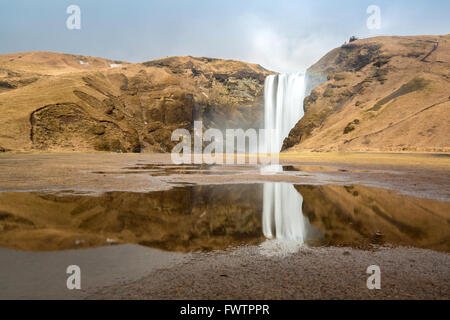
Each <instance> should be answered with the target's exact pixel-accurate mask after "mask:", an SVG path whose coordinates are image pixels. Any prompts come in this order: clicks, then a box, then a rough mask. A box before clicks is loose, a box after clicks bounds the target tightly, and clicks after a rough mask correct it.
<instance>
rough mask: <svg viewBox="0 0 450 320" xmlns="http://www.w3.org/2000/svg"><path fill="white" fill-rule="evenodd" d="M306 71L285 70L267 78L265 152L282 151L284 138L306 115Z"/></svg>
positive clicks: (265, 85) (265, 86) (265, 94)
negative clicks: (286, 71) (304, 114)
mask: <svg viewBox="0 0 450 320" xmlns="http://www.w3.org/2000/svg"><path fill="white" fill-rule="evenodd" d="M304 95H305V74H304V73H283V74H277V75H270V76H268V77H266V80H265V83H264V128H265V129H269V130H267V131H266V132H267V133H266V136H265V137H264V146H265V152H267V153H278V152H280V151H281V147H282V146H283V140H284V139H285V138H286V137H287V136H288V135H289V131H291V129H292V128H293V127H294V126H295V124H296V123H297V121H298V120H300V119H301V118H302V117H303V98H304Z"/></svg>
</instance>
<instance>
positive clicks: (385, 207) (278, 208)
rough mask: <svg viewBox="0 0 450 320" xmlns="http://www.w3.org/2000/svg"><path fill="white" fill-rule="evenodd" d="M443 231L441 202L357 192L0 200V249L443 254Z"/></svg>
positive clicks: (240, 190)
mask: <svg viewBox="0 0 450 320" xmlns="http://www.w3.org/2000/svg"><path fill="white" fill-rule="evenodd" d="M449 225H450V204H449V203H442V202H437V201H433V200H428V199H417V198H412V197H408V196H403V195H399V194H396V193H395V192H393V191H389V190H383V189H375V188H368V187H362V186H346V187H344V186H331V185H326V186H306V185H296V186H294V185H292V184H287V183H264V184H237V185H208V186H186V187H177V188H174V189H171V190H166V191H157V192H149V193H133V192H108V193H105V194H102V195H100V196H88V195H74V194H65V193H60V194H58V195H51V194H39V193H27V192H9V193H1V194H0V246H1V247H9V248H15V249H23V250H35V251H48V250H61V249H72V248H86V247H95V246H103V245H108V244H111V243H136V244H142V245H146V246H150V247H154V248H159V249H163V250H168V251H177V252H189V251H197V250H207V251H208V250H217V249H225V248H228V247H235V246H238V245H241V244H249V245H256V244H261V243H263V242H264V243H267V242H266V241H265V240H266V239H276V240H277V241H289V242H295V243H297V244H302V243H306V244H309V245H349V246H356V247H361V248H367V247H368V245H370V244H382V243H393V244H400V245H411V246H416V247H422V248H431V249H436V250H441V251H447V252H450V227H449Z"/></svg>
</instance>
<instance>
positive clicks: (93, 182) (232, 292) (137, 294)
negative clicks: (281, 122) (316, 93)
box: [0, 153, 450, 299]
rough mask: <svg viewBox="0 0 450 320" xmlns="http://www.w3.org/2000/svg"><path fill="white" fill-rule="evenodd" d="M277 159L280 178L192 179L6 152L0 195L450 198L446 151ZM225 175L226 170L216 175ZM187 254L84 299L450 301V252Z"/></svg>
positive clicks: (76, 157) (155, 158)
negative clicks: (218, 187)
mask: <svg viewBox="0 0 450 320" xmlns="http://www.w3.org/2000/svg"><path fill="white" fill-rule="evenodd" d="M280 163H281V164H283V165H286V166H290V167H291V168H289V169H288V170H287V171H284V172H283V173H278V174H261V173H260V168H258V167H255V166H244V167H223V168H220V169H218V170H219V171H221V172H220V173H219V172H217V174H214V173H210V172H209V173H205V170H202V169H200V170H195V169H194V170H193V172H189V173H186V172H183V171H177V170H174V171H172V172H169V173H168V172H167V171H165V170H164V169H161V171H160V172H159V173H157V174H153V173H154V171H152V170H153V169H154V168H150V169H149V167H148V165H149V164H170V155H165V154H101V153H99V154H4V155H0V192H17V191H20V192H44V193H53V192H59V193H61V192H67V193H69V194H77V193H78V194H89V195H100V194H102V193H104V192H110V191H126V192H141V193H142V192H150V191H158V190H169V189H171V188H173V187H174V186H180V185H210V184H241V183H245V184H249V183H257V182H266V181H273V182H277V181H279V182H290V183H294V184H296V185H341V186H348V185H362V186H368V187H376V188H381V189H387V190H392V192H396V193H400V194H404V195H408V196H413V197H419V198H427V199H432V200H436V201H440V202H449V201H450V183H449V181H450V170H449V168H450V158H449V157H448V156H447V155H428V154H427V155H410V154H406V155H393V154H348V155H345V154H344V155H343V154H335V155H330V154H326V155H324V156H322V155H321V154H291V155H289V154H288V155H282V156H281V157H280ZM227 170H229V171H230V173H229V174H224V173H223V172H222V171H227ZM152 172H153V173H152ZM447 214H448V213H447ZM448 221H450V220H447V223H448ZM83 250H85V249H83ZM87 250H91V249H87ZM149 250H154V249H149ZM269 251H270V250H269ZM275 251H277V252H283V250H281V251H280V250H275ZM190 255H192V256H190V257H189V259H187V260H184V262H183V264H180V265H168V266H160V267H159V268H157V269H153V268H150V267H149V269H148V270H147V272H140V273H139V279H138V280H137V279H126V281H121V282H114V281H112V282H113V283H112V284H111V283H107V282H105V283H99V285H101V286H104V287H103V289H100V290H99V289H98V286H96V287H95V288H90V289H89V290H88V291H86V292H85V294H86V296H83V298H86V297H87V298H96V299H97V298H99V299H102V298H106V299H107V298H137V299H158V298H162V299H179V298H189V299H216V298H217V299H219V298H220V299H304V298H306V299H325V298H327V299H328V298H330V299H371V298H374V299H386V298H387V299H392V298H406V299H410V298H411V299H450V285H449V283H450V281H449V280H450V255H449V254H448V253H445V252H437V251H433V250H427V249H418V248H405V247H396V248H394V247H389V246H385V247H379V248H378V247H372V248H371V249H370V250H358V249H355V248H350V247H344V248H340V247H333V246H329V247H320V248H317V247H315V248H302V249H301V250H299V251H298V252H293V253H291V254H286V255H285V256H282V257H280V256H279V255H275V256H274V255H273V254H271V253H270V252H269V253H268V252H267V247H266V248H265V249H261V245H249V246H243V247H240V248H238V249H234V250H231V249H229V250H219V251H214V252H210V253H194V254H190ZM371 264H376V265H379V266H380V268H381V274H382V289H381V290H368V289H367V288H366V279H367V277H368V275H366V273H365V270H366V268H367V267H368V266H369V265H371Z"/></svg>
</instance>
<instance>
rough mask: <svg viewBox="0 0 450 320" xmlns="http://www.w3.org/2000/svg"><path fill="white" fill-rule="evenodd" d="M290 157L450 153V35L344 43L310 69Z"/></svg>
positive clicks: (287, 146)
mask: <svg viewBox="0 0 450 320" xmlns="http://www.w3.org/2000/svg"><path fill="white" fill-rule="evenodd" d="M307 72H308V81H309V87H310V88H313V89H312V91H311V93H310V94H309V96H307V97H306V98H305V100H304V110H305V115H304V117H303V118H302V119H301V120H300V121H298V123H297V124H296V125H295V127H294V128H293V129H292V130H291V131H290V133H289V136H288V137H287V138H286V139H285V140H284V144H283V149H282V150H288V151H407V152H449V151H450V111H449V110H450V35H442V36H407V37H376V38H369V39H362V40H357V41H353V42H350V43H348V44H344V45H342V46H341V47H339V48H336V49H334V50H332V51H331V52H329V53H328V54H327V55H325V56H324V57H323V58H322V59H320V60H319V61H318V62H317V63H316V64H314V65H313V66H312V67H311V68H309V69H308V71H307Z"/></svg>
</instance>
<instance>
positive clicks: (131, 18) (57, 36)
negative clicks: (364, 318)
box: [0, 0, 450, 72]
mask: <svg viewBox="0 0 450 320" xmlns="http://www.w3.org/2000/svg"><path fill="white" fill-rule="evenodd" d="M71 4H76V5H78V6H79V7H80V8H81V30H68V29H67V28H66V19H67V17H68V14H67V13H66V8H67V7H68V6H69V5H71ZM372 4H374V5H378V6H379V7H380V9H381V29H380V30H375V31H373V30H369V29H368V28H367V27H366V20H367V18H368V16H369V15H368V14H367V13H366V9H367V7H368V6H369V5H372ZM449 15H450V1H449V0H442V1H441V0H435V1H433V0H429V1H420V0H409V1H407V0H397V1H395V0H389V1H375V0H369V1H365V0H353V1H352V0H341V1H334V0H328V1H326V0H314V1H313V0H311V1H302V0H290V1H288V0H273V1H268V0H227V1H218V0H189V1H188V0H184V1H183V0H178V1H176V0H164V1H162V0H160V1H152V0H127V1H123V0H70V1H66V0H39V1H35V0H0V53H10V52H21V51H37V50H42V51H44V50H45V51H57V52H67V53H74V54H84V55H91V56H101V57H105V58H111V59H118V60H125V61H130V62H138V61H146V60H150V59H155V58H159V57H165V56H171V55H193V56H209V57H219V58H229V59H238V60H244V61H249V62H254V63H260V64H261V65H263V66H265V67H267V68H269V69H272V70H276V71H291V72H293V71H299V70H303V69H305V68H307V67H308V66H310V65H311V64H312V63H314V62H315V61H317V60H318V59H319V58H320V57H321V56H322V55H323V54H325V53H326V52H327V51H329V50H331V49H332V48H334V47H337V46H339V45H341V44H342V43H343V42H344V41H346V40H348V38H349V37H350V36H351V35H356V36H358V37H369V36H375V35H414V34H446V33H450V18H449Z"/></svg>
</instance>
